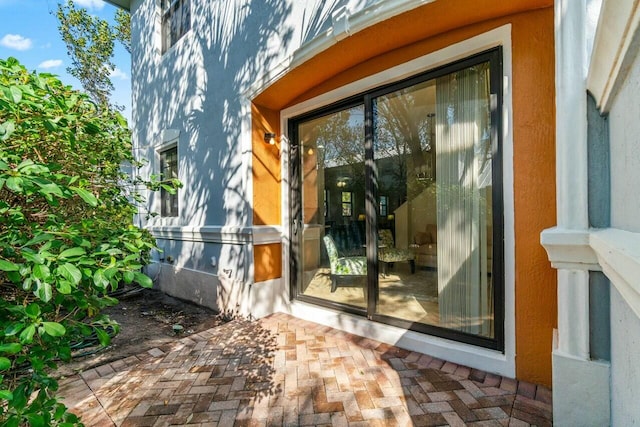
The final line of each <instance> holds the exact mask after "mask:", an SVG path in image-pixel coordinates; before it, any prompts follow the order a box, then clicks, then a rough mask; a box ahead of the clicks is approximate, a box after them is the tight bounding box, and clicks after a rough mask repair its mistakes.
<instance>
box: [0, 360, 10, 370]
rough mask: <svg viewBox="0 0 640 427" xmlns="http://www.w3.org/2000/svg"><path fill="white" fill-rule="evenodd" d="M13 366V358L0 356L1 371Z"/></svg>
mask: <svg viewBox="0 0 640 427" xmlns="http://www.w3.org/2000/svg"><path fill="white" fill-rule="evenodd" d="M9 368H11V360H9V359H7V358H6V357H0V371H6V370H7V369H9Z"/></svg>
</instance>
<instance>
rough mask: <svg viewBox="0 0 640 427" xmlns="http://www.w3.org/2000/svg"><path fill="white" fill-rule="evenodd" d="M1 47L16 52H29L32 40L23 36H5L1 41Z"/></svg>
mask: <svg viewBox="0 0 640 427" xmlns="http://www.w3.org/2000/svg"><path fill="white" fill-rule="evenodd" d="M0 45H2V46H4V47H8V48H9V49H15V50H29V49H31V45H32V42H31V39H28V38H26V37H23V36H21V35H20V34H5V36H4V37H3V38H2V39H0Z"/></svg>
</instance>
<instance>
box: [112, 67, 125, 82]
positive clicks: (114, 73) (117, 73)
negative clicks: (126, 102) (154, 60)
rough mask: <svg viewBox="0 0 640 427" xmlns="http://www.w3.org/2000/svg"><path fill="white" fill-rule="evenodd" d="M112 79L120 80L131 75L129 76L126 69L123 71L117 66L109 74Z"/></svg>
mask: <svg viewBox="0 0 640 427" xmlns="http://www.w3.org/2000/svg"><path fill="white" fill-rule="evenodd" d="M109 76H110V77H111V78H112V79H120V80H127V79H128V78H129V76H127V75H126V74H125V73H124V71H122V70H121V69H120V68H118V67H116V68H115V69H114V70H113V71H112V72H111V74H110V75H109Z"/></svg>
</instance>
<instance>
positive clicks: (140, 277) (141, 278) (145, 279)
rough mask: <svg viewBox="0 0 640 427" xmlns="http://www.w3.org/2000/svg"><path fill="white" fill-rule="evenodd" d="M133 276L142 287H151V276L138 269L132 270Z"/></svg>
mask: <svg viewBox="0 0 640 427" xmlns="http://www.w3.org/2000/svg"><path fill="white" fill-rule="evenodd" d="M133 277H134V279H133V280H135V281H136V283H138V284H139V285H140V286H142V287H143V288H151V287H153V281H152V280H151V278H150V277H149V276H147V275H145V274H142V273H140V272H139V271H134V272H133Z"/></svg>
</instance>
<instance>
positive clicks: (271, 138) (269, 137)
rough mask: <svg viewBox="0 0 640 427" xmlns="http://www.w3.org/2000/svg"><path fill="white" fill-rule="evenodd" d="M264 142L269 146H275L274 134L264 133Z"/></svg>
mask: <svg viewBox="0 0 640 427" xmlns="http://www.w3.org/2000/svg"><path fill="white" fill-rule="evenodd" d="M264 142H266V143H267V144H269V145H276V134H275V133H273V132H265V133H264Z"/></svg>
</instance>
